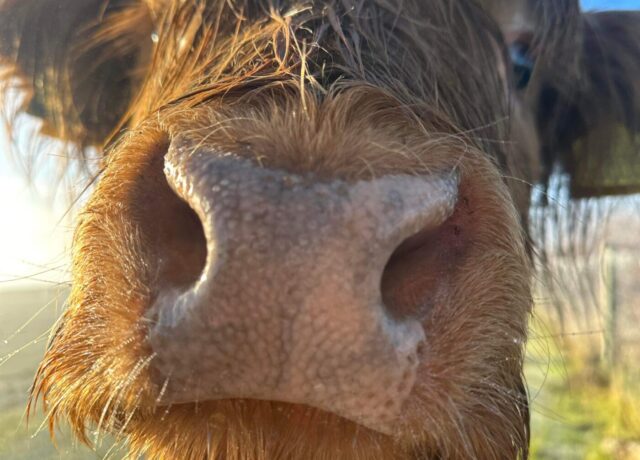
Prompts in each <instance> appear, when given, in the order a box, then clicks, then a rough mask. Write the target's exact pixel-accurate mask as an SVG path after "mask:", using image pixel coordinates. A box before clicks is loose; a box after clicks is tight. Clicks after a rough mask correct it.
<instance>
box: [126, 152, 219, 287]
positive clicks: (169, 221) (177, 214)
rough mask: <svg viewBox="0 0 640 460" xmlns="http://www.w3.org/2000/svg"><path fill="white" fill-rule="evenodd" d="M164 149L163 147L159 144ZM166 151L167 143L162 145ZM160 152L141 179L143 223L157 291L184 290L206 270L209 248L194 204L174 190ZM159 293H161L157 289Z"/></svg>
mask: <svg viewBox="0 0 640 460" xmlns="http://www.w3.org/2000/svg"><path fill="white" fill-rule="evenodd" d="M158 148H159V149H160V147H158ZM162 148H163V149H164V150H165V151H166V146H163V147H162ZM161 153H162V152H161V151H160V152H159V154H158V155H155V156H154V158H153V160H152V161H151V162H150V163H149V165H148V167H147V171H146V172H145V174H143V175H142V176H141V178H140V181H141V182H144V183H142V184H140V190H149V191H152V193H151V192H147V193H145V195H144V196H142V197H140V198H139V205H138V206H139V207H140V209H141V216H140V219H139V221H140V225H141V226H142V228H143V234H144V235H145V239H146V241H148V243H149V247H150V250H151V253H152V255H153V258H152V259H151V261H152V262H151V265H152V266H151V267H150V269H151V273H152V281H151V282H152V283H153V284H154V286H152V288H153V289H154V290H155V291H160V290H162V291H164V290H167V289H172V288H178V289H184V288H186V287H188V286H190V285H192V284H194V283H195V282H196V281H197V280H198V279H199V278H200V276H201V273H202V271H203V270H204V267H205V263H206V257H207V249H206V239H205V235H204V231H203V227H202V223H201V221H200V218H199V217H198V216H197V214H196V213H195V212H194V211H193V209H191V207H190V206H189V205H188V204H187V203H186V202H185V201H184V200H182V198H180V197H179V196H178V195H176V193H175V192H174V191H173V190H172V188H171V186H170V185H169V183H168V182H167V178H166V176H165V174H164V171H163V167H164V155H162V154H161ZM156 294H159V292H156Z"/></svg>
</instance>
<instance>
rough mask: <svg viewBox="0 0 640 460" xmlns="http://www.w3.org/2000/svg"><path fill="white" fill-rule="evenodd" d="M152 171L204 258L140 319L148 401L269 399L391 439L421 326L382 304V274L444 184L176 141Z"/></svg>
mask: <svg viewBox="0 0 640 460" xmlns="http://www.w3.org/2000/svg"><path fill="white" fill-rule="evenodd" d="M164 172H165V175H166V179H167V181H168V183H169V185H170V187H171V188H172V189H173V191H174V192H175V193H176V194H177V195H178V196H179V197H180V198H181V199H182V200H183V201H185V202H186V203H187V204H188V206H189V207H190V208H191V209H193V211H194V212H195V214H196V215H197V216H198V218H199V220H200V223H201V225H202V229H203V233H204V237H205V241H206V262H205V264H204V269H203V270H202V273H201V274H200V276H199V278H198V279H197V280H196V281H195V282H194V283H192V284H191V285H188V286H183V287H175V286H173V287H167V286H165V287H160V288H159V289H158V292H157V293H156V296H155V300H154V301H153V303H152V305H151V307H150V308H149V310H148V312H147V315H146V316H147V320H148V324H149V327H148V342H149V346H150V348H151V349H152V351H153V354H154V359H153V362H152V369H153V372H152V374H153V375H154V380H155V383H156V385H157V386H158V388H159V395H160V396H159V398H158V401H159V403H160V404H176V403H183V402H194V401H205V400H219V399H229V398H250V399H260V400H273V401H282V402H288V403H296V404H304V405H308V406H312V407H316V408H319V409H321V410H325V411H329V412H332V413H334V414H337V415H339V416H342V417H345V418H348V419H350V420H353V421H356V422H358V423H360V424H362V425H365V426H367V427H369V428H372V429H375V430H378V431H382V432H390V431H392V423H393V421H394V419H396V418H397V416H398V415H399V414H400V411H401V410H402V405H403V403H404V401H405V400H406V398H407V396H408V395H409V393H410V392H411V390H412V388H413V384H414V380H415V376H416V369H417V366H418V363H419V350H420V347H421V344H422V343H423V342H424V339H425V331H424V329H423V326H422V324H421V322H420V319H419V318H417V317H412V316H411V315H406V314H404V315H398V314H394V312H392V311H390V309H389V308H388V307H387V306H385V303H384V300H383V295H382V293H381V287H380V286H381V278H382V276H383V271H384V269H385V265H386V264H387V262H388V261H389V258H390V257H391V255H392V254H393V253H394V251H395V250H396V249H397V248H398V246H400V245H401V244H402V243H403V242H404V241H406V240H407V239H409V238H411V237H412V236H414V235H416V234H422V232H423V231H425V230H426V231H427V232H428V231H429V229H434V228H437V227H438V226H440V225H441V224H442V223H443V222H444V221H445V220H446V219H447V218H448V217H449V216H450V215H451V214H452V212H453V210H454V207H455V204H456V198H457V180H456V178H455V177H454V176H452V175H450V174H449V175H433V176H429V177H425V176H412V175H402V174H398V175H388V176H383V177H378V178H375V179H371V180H363V181H347V180H338V179H335V180H321V179H319V178H317V177H314V176H313V175H301V174H295V175H294V174H289V173H287V172H285V171H281V170H275V169H268V168H264V167H261V166H260V165H258V164H257V163H255V162H253V161H251V160H248V159H245V158H241V157H239V156H236V155H233V154H224V153H221V152H219V151H214V150H212V149H210V148H205V147H198V146H197V144H196V143H191V142H189V141H187V140H185V139H181V138H176V139H174V140H173V141H172V142H171V145H170V148H169V151H168V153H167V154H166V156H165V167H164Z"/></svg>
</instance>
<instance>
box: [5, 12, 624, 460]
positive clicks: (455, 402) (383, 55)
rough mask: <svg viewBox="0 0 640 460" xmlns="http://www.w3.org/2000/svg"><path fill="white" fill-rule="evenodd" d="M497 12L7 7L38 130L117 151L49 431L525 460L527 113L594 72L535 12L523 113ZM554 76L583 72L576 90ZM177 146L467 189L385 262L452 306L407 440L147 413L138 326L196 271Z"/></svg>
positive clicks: (557, 26) (532, 171) (307, 417)
mask: <svg viewBox="0 0 640 460" xmlns="http://www.w3.org/2000/svg"><path fill="white" fill-rule="evenodd" d="M36 3H37V5H36ZM43 3H45V4H48V5H49V7H50V6H51V5H52V4H53V3H58V4H62V5H63V7H62V8H60V9H51V8H48V7H46V6H43V5H42V4H43ZM524 3H525V2H523V4H524ZM499 4H500V2H490V1H487V2H484V3H483V2H475V1H472V0H468V1H463V0H461V1H449V0H405V1H397V0H371V1H364V0H345V1H333V0H324V1H318V2H311V3H308V4H307V3H294V2H290V1H285V0H283V1H267V0H240V1H235V2H225V1H216V2H214V1H209V2H206V1H198V0H187V1H170V0H165V1H160V0H158V1H153V0H147V1H146V2H142V1H134V0H118V1H116V0H113V1H105V0H91V1H86V0H85V1H80V0H58V1H53V0H47V1H45V2H34V1H32V0H20V1H18V0H4V1H0V14H3V16H1V17H2V19H0V34H2V36H3V37H4V38H5V40H4V42H3V43H4V44H3V45H1V46H0V55H4V56H6V57H8V58H9V60H10V62H12V63H15V64H17V66H15V67H13V68H12V71H13V72H15V75H17V76H18V77H20V78H21V79H22V81H23V82H25V83H26V86H27V88H28V90H29V91H30V92H31V93H32V99H31V101H32V102H31V105H30V107H29V108H28V110H29V111H30V112H32V113H36V114H38V115H39V116H41V117H43V118H44V119H45V120H46V121H47V123H48V132H50V133H54V134H56V135H57V136H60V137H62V138H64V139H67V140H71V141H74V142H76V143H77V144H79V145H80V146H81V147H84V146H89V145H98V146H100V147H101V149H103V150H104V152H105V155H104V160H103V164H102V167H101V177H100V181H99V182H98V184H97V187H96V189H95V191H94V192H93V198H92V199H91V200H90V202H89V203H88V205H87V207H86V209H85V210H84V212H83V213H82V214H81V216H80V219H79V224H78V229H77V232H76V237H75V244H74V259H73V273H74V281H73V291H72V294H71V298H70V300H69V308H68V310H67V311H66V312H65V314H64V316H63V318H62V321H61V323H60V325H59V327H58V329H57V331H56V334H55V336H54V338H53V339H52V341H51V344H50V346H49V349H48V351H47V354H46V356H45V358H44V360H43V362H42V364H41V366H40V369H39V371H38V375H37V377H36V382H35V385H34V390H33V397H32V401H33V402H35V401H36V400H37V399H38V397H42V399H43V401H44V404H45V407H46V408H47V415H48V417H49V421H50V424H51V427H52V428H53V426H54V425H55V423H56V422H57V421H58V420H60V419H61V418H62V419H66V420H68V421H69V422H70V423H71V426H72V427H73V429H74V431H75V433H76V434H77V436H78V437H79V438H80V439H81V440H83V441H85V442H89V438H88V436H87V429H89V428H97V430H98V431H108V432H111V433H114V434H115V435H116V436H117V438H118V439H120V440H122V441H124V442H126V443H127V445H128V448H129V452H130V454H129V455H130V457H131V458H136V457H137V456H138V455H145V456H147V458H194V459H200V458H212V459H229V460H234V459H238V460H239V459H247V460H249V459H265V460H266V459H340V458H344V459H413V458H448V459H455V458H461V459H462V458H481V459H502V458H510V459H513V458H519V457H520V458H523V457H526V456H527V449H528V441H529V439H528V438H529V432H528V408H527V401H526V390H525V385H524V383H523V378H522V375H521V372H522V347H523V344H524V342H525V338H526V327H527V318H528V315H529V312H530V306H531V298H530V295H531V294H530V276H531V273H530V261H529V258H528V256H527V253H526V250H525V236H524V231H523V226H522V223H523V221H525V217H524V216H526V212H527V207H528V203H529V198H528V196H529V187H530V185H529V184H531V183H532V182H534V181H535V180H537V178H538V175H539V166H538V165H539V159H538V152H537V149H538V142H537V140H536V126H535V124H534V122H533V120H534V114H533V112H532V111H531V110H530V109H531V108H533V109H535V110H538V106H537V105H538V104H537V99H536V98H535V95H536V94H538V93H539V88H541V87H542V86H544V85H547V86H553V87H554V88H556V90H557V92H558V93H559V94H562V95H563V96H562V97H563V98H564V99H565V100H573V98H575V97H576V96H575V94H574V92H572V90H571V88H575V87H572V86H571V85H566V83H567V79H568V78H570V77H567V75H569V76H571V75H578V74H579V73H580V70H579V69H580V68H581V61H580V57H581V54H580V53H577V54H576V53H575V50H576V49H579V48H577V47H576V46H575V43H574V41H577V42H580V43H581V35H580V34H581V33H582V31H583V29H584V26H583V25H582V19H581V16H580V14H579V12H578V9H577V3H575V2H571V1H568V0H566V1H564V0H563V1H555V0H554V1H539V2H535V1H532V2H530V3H527V5H528V6H527V11H529V13H530V16H531V24H533V25H534V30H533V31H531V37H532V38H531V47H532V49H535V50H536V53H537V56H538V60H539V65H538V67H537V70H536V72H538V73H539V75H537V76H536V78H535V79H534V82H533V83H532V85H531V86H532V88H533V89H531V90H530V92H529V93H527V94H525V95H523V96H522V97H523V100H527V98H528V101H529V102H528V104H527V105H523V104H522V102H521V100H520V96H516V93H515V90H514V88H513V85H512V83H511V80H510V77H509V72H508V70H507V69H508V68H509V65H510V64H509V59H508V54H507V52H506V45H507V43H506V41H505V38H504V36H505V35H503V32H502V31H501V29H500V26H501V25H502V24H499V21H497V20H496V19H495V10H496V8H497V6H496V5H498V6H499ZM49 11H53V13H49ZM5 12H7V14H6V15H5V14H4V13H5ZM5 18H10V19H9V20H6V19H5ZM45 19H46V20H45ZM594 21H595V19H594ZM44 24H50V25H48V26H46V27H44V28H41V27H40V26H42V25H44ZM28 34H32V35H28ZM572 34H573V35H572ZM152 36H153V37H156V39H155V40H151V37H152ZM567 37H571V38H570V39H569V38H567ZM43 40H44V41H45V42H46V46H44V47H43V46H42V43H43ZM154 41H155V43H154ZM566 56H571V57H572V59H564V58H562V57H566ZM560 58H562V59H560ZM558 62H562V63H563V64H564V65H566V66H567V68H568V69H570V70H571V71H570V72H565V73H564V75H565V79H564V80H561V79H559V78H558V77H557V75H558V74H557V72H556V71H557V63H558ZM554 66H555V67H554ZM550 69H553V72H552V71H551V70H550ZM558 81H562V84H561V85H560V84H557V82H558ZM627 86H628V85H627ZM634 94H636V93H634ZM532 101H533V102H532ZM557 110H558V108H557V107H554V108H553V111H554V113H557V112H556V111H557ZM536 113H537V112H536ZM554 126H557V124H556V125H554ZM549 129H551V128H548V129H547V130H549ZM178 134H180V135H182V136H186V137H187V138H190V139H191V140H193V141H194V142H196V143H199V144H204V145H208V146H211V147H212V148H215V149H217V150H219V151H225V152H234V153H236V154H238V155H241V156H245V157H247V158H250V159H252V160H254V161H255V162H257V163H259V164H261V165H264V166H269V167H273V168H280V169H284V170H287V171H291V172H298V173H307V172H312V173H314V174H315V175H316V176H317V177H318V178H333V177H340V178H343V179H346V180H358V179H367V178H371V177H379V176H382V175H385V174H391V173H409V174H427V173H432V172H434V171H435V172H442V171H451V170H455V171H457V172H458V174H459V175H460V177H461V185H460V200H459V203H458V206H457V208H456V211H455V213H454V215H453V216H452V217H451V218H450V219H449V220H448V221H447V222H446V223H445V224H444V225H443V226H442V228H440V229H439V230H438V231H437V232H436V233H435V234H434V235H432V238H433V241H434V245H433V248H429V252H428V253H420V254H418V255H419V256H420V257H408V258H403V259H401V260H399V261H393V260H392V261H391V263H390V265H389V268H388V270H387V272H386V275H385V278H384V279H383V282H382V289H383V295H384V296H385V300H386V301H387V303H388V304H389V305H391V306H393V307H395V308H398V309H399V310H403V311H404V310H406V309H407V308H408V309H410V308H411V301H410V300H409V299H412V298H428V297H430V296H434V297H436V296H437V298H438V299H439V301H438V302H437V303H435V304H434V305H433V307H432V309H431V310H430V312H429V314H428V315H427V317H426V318H425V319H424V328H425V330H426V331H427V347H426V350H427V351H426V352H425V354H424V356H423V359H422V362H421V365H420V370H419V378H418V383H417V384H416V386H415V388H414V389H413V391H412V393H411V396H410V398H409V399H408V401H407V403H406V410H405V412H404V414H403V416H402V417H401V419H400V420H398V421H397V431H396V433H395V434H394V435H393V436H387V435H383V434H380V433H377V432H374V431H371V430H368V429H366V428H364V427H362V426H359V425H357V424H355V423H352V422H349V421H346V420H344V419H341V418H339V417H337V416H335V415H332V414H329V413H324V412H321V411H319V410H317V409H313V408H310V407H305V406H301V405H291V404H284V403H279V402H267V401H252V400H229V401H204V402H199V403H197V404H183V405H177V406H168V407H167V406H160V405H159V404H158V403H157V400H158V398H159V394H160V393H161V392H162V388H161V387H158V386H156V385H154V384H153V383H152V380H151V378H150V376H149V368H150V363H151V362H152V361H153V359H154V355H153V353H152V352H151V351H150V349H149V347H148V345H147V343H146V341H145V337H146V327H147V325H146V324H145V323H144V322H143V321H142V318H143V316H144V312H145V311H146V309H147V308H148V307H149V305H150V303H151V302H152V299H153V298H154V296H155V295H157V292H158V290H159V289H161V288H163V287H166V286H170V285H176V286H179V285H185V284H188V283H191V282H193V281H194V280H195V279H196V278H197V276H198V274H199V272H200V269H201V267H202V265H203V263H204V262H203V260H202V251H201V250H200V249H201V246H202V244H203V242H202V241H201V240H198V238H197V237H196V238H195V239H196V242H195V243H194V242H193V239H194V235H199V234H200V233H199V224H198V222H197V219H195V217H194V214H193V212H192V211H191V210H190V209H189V208H188V207H187V206H186V205H185V204H184V203H183V202H181V201H180V200H179V199H178V198H177V197H176V196H175V195H174V194H173V193H172V192H171V190H170V189H169V188H168V186H167V184H166V180H165V179H164V176H163V174H162V161H163V155H164V153H165V152H166V150H167V146H168V144H169V143H170V142H171V139H172V138H173V137H174V136H176V135H178ZM547 144H548V143H546V144H545V145H547ZM549 145H550V144H549ZM564 145H566V141H565V142H564Z"/></svg>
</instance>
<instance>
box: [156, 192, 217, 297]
mask: <svg viewBox="0 0 640 460" xmlns="http://www.w3.org/2000/svg"><path fill="white" fill-rule="evenodd" d="M174 197H175V198H172V201H174V200H175V202H173V203H168V204H167V207H166V209H165V211H166V218H167V219H166V220H165V221H164V222H163V228H162V229H161V233H162V234H163V236H161V239H160V242H161V244H160V245H159V248H158V249H159V254H158V255H159V258H158V262H159V264H158V268H159V271H158V276H159V280H158V281H159V284H160V286H171V287H179V288H186V287H188V286H191V285H193V284H194V283H195V282H196V281H197V280H198V279H199V278H200V276H201V274H202V272H203V270H204V267H205V263H206V258H207V245H206V240H205V235H204V231H203V228H202V223H201V222H200V219H199V218H198V216H197V215H196V213H195V212H194V211H193V210H192V209H191V208H190V207H189V206H188V205H187V204H186V203H185V202H184V201H182V200H180V199H179V198H178V197H177V196H175V194H174Z"/></svg>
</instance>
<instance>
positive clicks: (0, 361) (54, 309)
mask: <svg viewBox="0 0 640 460" xmlns="http://www.w3.org/2000/svg"><path fill="white" fill-rule="evenodd" d="M65 294H66V293H65V291H64V290H56V289H51V290H31V291H0V459H3V460H4V459H7V460H13V459H38V460H48V459H91V458H104V457H105V455H107V456H108V453H109V443H108V441H107V442H104V443H103V444H102V446H101V447H100V448H99V449H97V450H96V451H93V450H91V449H89V448H87V447H86V446H82V445H77V444H76V443H75V442H74V441H73V440H72V439H71V437H70V436H69V435H68V433H64V432H62V433H57V434H56V440H57V447H54V446H53V445H52V443H51V442H50V440H49V433H48V429H47V427H46V426H41V425H42V414H41V413H39V415H38V416H36V417H35V418H33V419H31V421H30V423H29V426H28V427H26V426H25V418H24V416H25V413H24V408H25V404H26V399H27V395H28V389H29V385H30V384H31V378H32V376H33V373H34V371H35V368H36V366H37V363H38V361H39V359H40V357H41V356H42V353H43V351H44V347H45V343H46V339H47V336H48V332H49V328H50V327H51V325H52V324H53V323H54V322H55V319H56V318H57V316H58V315H59V313H60V310H61V308H62V301H63V299H64V296H65ZM550 323H551V322H550V321H544V320H541V319H538V320H536V321H534V322H533V327H532V332H531V340H530V342H529V348H528V354H527V362H526V374H527V379H528V382H529V389H530V392H531V397H532V458H533V459H549V460H555V459H557V460H573V459H576V460H578V459H580V460H582V459H590V460H604V459H614V460H631V459H640V371H638V369H637V366H630V367H628V368H621V369H618V370H617V371H616V372H614V373H613V374H610V373H609V372H606V371H605V370H603V369H601V368H600V366H599V364H598V356H597V354H594V351H593V350H595V349H597V347H595V346H594V340H595V341H597V340H599V337H598V336H597V334H596V335H594V334H561V333H559V331H554V330H553V328H552V327H550V326H549V324H550ZM111 454H112V456H111V457H112V458H121V457H122V453H121V452H111Z"/></svg>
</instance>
